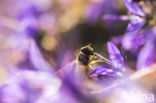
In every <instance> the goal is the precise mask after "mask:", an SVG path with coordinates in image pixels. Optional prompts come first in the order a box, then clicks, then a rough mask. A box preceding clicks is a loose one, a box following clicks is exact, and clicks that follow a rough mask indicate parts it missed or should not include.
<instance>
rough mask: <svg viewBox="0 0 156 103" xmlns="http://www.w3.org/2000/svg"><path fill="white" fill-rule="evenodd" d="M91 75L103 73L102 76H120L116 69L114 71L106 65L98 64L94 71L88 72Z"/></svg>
mask: <svg viewBox="0 0 156 103" xmlns="http://www.w3.org/2000/svg"><path fill="white" fill-rule="evenodd" d="M90 74H91V75H93V76H94V75H101V76H102V75H103V76H122V74H121V73H120V72H118V71H115V70H113V69H111V68H110V67H107V66H99V67H97V68H96V69H95V70H94V71H92V72H91V73H90Z"/></svg>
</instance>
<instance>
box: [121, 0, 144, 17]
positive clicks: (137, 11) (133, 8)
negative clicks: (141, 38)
mask: <svg viewBox="0 0 156 103" xmlns="http://www.w3.org/2000/svg"><path fill="white" fill-rule="evenodd" d="M124 2H125V5H126V7H127V9H128V11H129V12H131V13H132V14H134V15H140V16H145V13H144V11H143V10H142V8H141V6H140V5H139V3H138V2H133V1H132V0H124Z"/></svg>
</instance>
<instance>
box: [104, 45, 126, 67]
mask: <svg viewBox="0 0 156 103" xmlns="http://www.w3.org/2000/svg"><path fill="white" fill-rule="evenodd" d="M107 50H108V54H109V58H110V60H111V61H112V63H113V65H114V66H115V68H116V69H118V70H124V69H125V62H124V58H123V57H122V56H121V54H120V51H119V50H118V48H117V47H116V46H115V45H114V44H113V43H111V42H108V43H107Z"/></svg>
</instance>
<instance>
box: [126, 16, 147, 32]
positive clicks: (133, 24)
mask: <svg viewBox="0 0 156 103" xmlns="http://www.w3.org/2000/svg"><path fill="white" fill-rule="evenodd" d="M145 23H146V20H145V19H143V18H140V17H138V16H134V17H133V18H132V19H131V21H130V23H129V24H128V27H127V33H128V32H137V31H139V30H140V29H141V28H142V27H143V26H144V24H145Z"/></svg>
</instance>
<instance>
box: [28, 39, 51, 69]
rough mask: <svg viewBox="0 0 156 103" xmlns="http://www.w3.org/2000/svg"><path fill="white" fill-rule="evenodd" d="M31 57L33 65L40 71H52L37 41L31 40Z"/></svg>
mask: <svg viewBox="0 0 156 103" xmlns="http://www.w3.org/2000/svg"><path fill="white" fill-rule="evenodd" d="M29 56H30V60H31V62H32V64H33V65H34V67H35V68H36V69H38V70H43V71H52V70H53V69H52V67H51V66H50V65H49V64H48V63H47V62H46V61H45V60H44V58H43V57H42V55H41V53H40V51H39V49H38V47H37V45H36V43H35V41H33V40H31V41H30V45H29Z"/></svg>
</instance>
